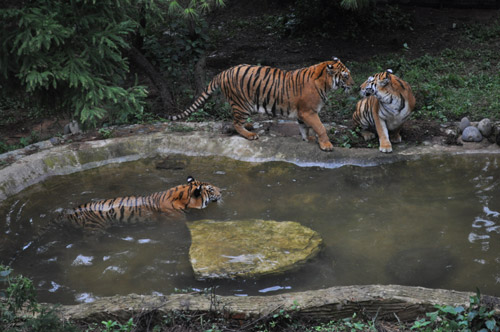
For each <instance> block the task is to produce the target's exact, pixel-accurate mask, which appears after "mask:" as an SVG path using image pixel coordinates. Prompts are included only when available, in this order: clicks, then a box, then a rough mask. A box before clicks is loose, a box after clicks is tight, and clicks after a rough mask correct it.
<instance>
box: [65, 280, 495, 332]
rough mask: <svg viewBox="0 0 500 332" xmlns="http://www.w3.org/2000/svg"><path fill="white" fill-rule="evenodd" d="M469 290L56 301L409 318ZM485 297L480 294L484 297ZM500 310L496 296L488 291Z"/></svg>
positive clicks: (120, 308)
mask: <svg viewBox="0 0 500 332" xmlns="http://www.w3.org/2000/svg"><path fill="white" fill-rule="evenodd" d="M473 295H475V294H474V293H470V292H458V291H453V290H443V289H429V288H423V287H409V286H399V285H387V286H383V285H366V286H343V287H332V288H327V289H321V290H312V291H306V292H292V293H285V294H279V295H273V296H248V297H240V296H218V295H215V294H213V293H211V294H207V293H196V294H173V295H167V296H149V295H136V294H130V295H127V296H114V297H108V298H101V299H98V300H96V301H95V302H92V303H82V304H77V305H65V306H60V307H59V314H60V316H61V318H63V319H65V320H72V321H76V322H85V323H92V322H97V323H100V322H101V321H103V320H110V319H111V320H116V321H119V322H126V321H127V320H128V319H129V318H130V317H137V316H140V315H144V314H148V313H151V312H154V313H155V314H158V315H161V316H164V315H168V314H171V313H172V312H185V313H193V314H194V313H207V314H220V315H223V316H224V317H226V318H233V319H258V318H262V317H266V316H268V315H272V314H273V313H274V312H276V311H277V310H285V311H288V312H294V314H295V317H299V318H311V319H328V320H331V319H340V318H345V317H352V315H353V314H354V313H360V312H363V313H364V314H365V315H366V316H367V317H377V319H384V320H396V319H398V320H401V321H410V320H414V319H416V318H417V317H420V316H424V314H425V312H429V311H435V308H434V305H436V304H439V305H451V306H459V305H462V306H464V307H467V306H468V305H469V300H470V297H471V296H473ZM483 298H484V297H483ZM486 298H487V299H488V304H489V306H490V307H492V308H493V309H494V310H495V311H496V312H497V314H500V299H499V298H496V297H486Z"/></svg>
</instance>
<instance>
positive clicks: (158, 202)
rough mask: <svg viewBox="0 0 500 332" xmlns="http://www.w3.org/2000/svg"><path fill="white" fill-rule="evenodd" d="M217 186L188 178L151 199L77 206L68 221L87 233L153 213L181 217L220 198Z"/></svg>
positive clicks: (133, 198)
mask: <svg viewBox="0 0 500 332" xmlns="http://www.w3.org/2000/svg"><path fill="white" fill-rule="evenodd" d="M221 197H222V196H221V191H220V189H219V188H218V187H216V186H214V185H212V184H210V183H206V182H200V181H197V180H195V179H194V178H193V177H191V176H189V177H188V178H187V184H182V185H179V186H176V187H174V188H171V189H168V190H166V191H161V192H157V193H153V194H151V195H148V196H125V197H118V198H113V199H106V200H100V201H95V202H90V203H86V204H82V205H80V206H77V207H76V208H74V209H72V210H70V211H69V212H68V213H67V214H66V215H65V219H66V220H68V221H69V222H70V224H71V225H72V226H74V227H76V228H81V229H83V230H86V231H95V230H104V229H106V228H109V227H111V226H112V225H116V224H131V223H136V222H139V221H141V220H143V219H144V218H145V217H148V216H149V215H151V214H152V213H155V212H159V213H162V214H167V215H169V216H177V217H178V216H179V215H182V212H183V211H185V210H187V209H203V208H205V207H207V205H208V204H209V203H210V202H218V201H220V199H221Z"/></svg>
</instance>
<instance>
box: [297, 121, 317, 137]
mask: <svg viewBox="0 0 500 332" xmlns="http://www.w3.org/2000/svg"><path fill="white" fill-rule="evenodd" d="M297 122H298V123H299V131H300V135H301V136H302V140H303V141H309V142H315V141H316V133H315V132H314V130H312V128H311V127H309V126H308V125H306V124H305V123H304V121H302V120H298V119H297Z"/></svg>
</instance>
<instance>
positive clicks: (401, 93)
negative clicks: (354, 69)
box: [352, 69, 415, 152]
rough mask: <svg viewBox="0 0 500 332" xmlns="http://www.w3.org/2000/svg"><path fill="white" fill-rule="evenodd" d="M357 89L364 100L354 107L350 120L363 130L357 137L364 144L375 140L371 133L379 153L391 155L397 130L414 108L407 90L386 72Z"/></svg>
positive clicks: (396, 139) (390, 73)
mask: <svg viewBox="0 0 500 332" xmlns="http://www.w3.org/2000/svg"><path fill="white" fill-rule="evenodd" d="M360 87H361V91H360V93H361V95H362V96H363V97H365V98H363V99H361V100H360V101H358V103H357V104H356V111H355V112H354V114H353V116H352V118H353V120H354V122H355V123H356V125H358V126H360V127H361V128H362V129H363V131H362V132H361V134H362V135H363V138H364V139H365V141H368V140H371V139H373V138H375V134H374V133H373V132H372V131H373V130H375V131H376V132H377V135H378V138H379V144H380V146H379V150H380V151H381V152H392V144H391V142H393V143H400V142H401V135H400V134H399V131H400V130H401V126H402V125H403V123H404V122H405V121H406V120H407V119H408V118H409V117H410V115H411V112H412V111H413V109H414V108H415V96H414V95H413V92H412V90H411V87H410V85H409V84H408V83H407V82H405V81H403V80H402V79H401V78H399V77H397V76H396V75H394V74H393V73H392V70H390V69H387V71H385V72H382V73H377V74H375V75H374V76H370V77H369V78H368V79H367V80H366V81H365V82H364V83H363V84H361V86H360ZM370 130H372V131H370ZM389 132H390V133H391V136H390V138H389Z"/></svg>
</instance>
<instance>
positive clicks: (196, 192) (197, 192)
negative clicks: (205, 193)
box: [193, 184, 202, 198]
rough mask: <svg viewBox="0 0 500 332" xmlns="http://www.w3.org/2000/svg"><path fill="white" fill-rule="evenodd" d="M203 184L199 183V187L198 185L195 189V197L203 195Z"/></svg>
mask: <svg viewBox="0 0 500 332" xmlns="http://www.w3.org/2000/svg"><path fill="white" fill-rule="evenodd" d="M201 186H202V185H201V184H200V185H199V186H198V187H196V189H195V190H194V191H193V196H194V197H196V198H198V197H200V196H201Z"/></svg>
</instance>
